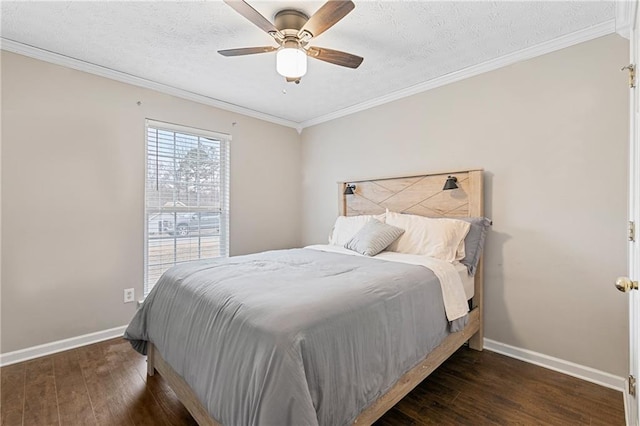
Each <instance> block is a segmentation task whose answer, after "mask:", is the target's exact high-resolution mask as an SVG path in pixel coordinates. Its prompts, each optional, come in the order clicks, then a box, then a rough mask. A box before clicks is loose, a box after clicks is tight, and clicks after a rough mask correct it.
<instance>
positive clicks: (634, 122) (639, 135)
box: [617, 0, 640, 426]
mask: <svg viewBox="0 0 640 426" xmlns="http://www.w3.org/2000/svg"><path fill="white" fill-rule="evenodd" d="M619 3H621V6H618V7H617V9H618V11H622V9H626V10H625V11H624V12H626V16H627V19H628V20H627V22H626V23H627V24H628V27H629V28H630V31H629V42H630V43H629V46H630V47H629V51H630V52H629V53H630V54H629V57H630V64H633V65H634V66H635V68H636V72H637V68H638V62H639V59H640V28H639V24H640V20H639V19H638V14H639V13H640V8H639V7H638V0H634V1H632V2H619ZM622 15H623V14H622V13H617V16H622ZM635 86H636V87H635V88H631V89H630V93H629V113H630V117H629V196H628V199H629V206H628V208H629V221H631V222H633V223H634V225H635V227H636V228H637V227H638V226H640V194H638V191H640V125H639V123H640V88H638V87H637V86H638V79H637V78H636V83H635ZM636 234H637V232H636ZM627 253H628V265H629V266H628V268H629V270H628V277H629V278H630V279H631V280H633V281H638V280H640V247H639V243H638V236H637V235H636V237H635V241H633V240H632V239H631V233H630V238H629V243H628V250H627ZM628 294H629V375H630V377H634V378H636V379H637V378H638V377H639V376H640V358H639V357H640V354H638V349H639V348H638V345H639V344H640V318H639V317H640V293H639V292H638V291H637V290H632V291H630V292H629V293H628ZM628 380H629V379H628ZM639 390H640V384H636V394H635V396H633V395H631V394H630V392H629V381H627V386H626V387H625V393H624V402H625V417H626V421H627V425H629V426H640V422H639V415H640V397H639V396H638V391H639Z"/></svg>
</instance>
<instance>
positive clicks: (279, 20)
mask: <svg viewBox="0 0 640 426" xmlns="http://www.w3.org/2000/svg"><path fill="white" fill-rule="evenodd" d="M308 20H309V16H307V14H305V13H303V12H300V11H299V10H295V9H284V10H281V11H280V12H278V13H276V16H275V19H274V21H275V22H274V24H275V26H276V28H277V29H279V30H280V31H281V32H282V33H283V34H285V35H293V34H287V32H286V30H292V31H291V32H293V33H294V34H297V33H298V31H300V28H302V27H303V26H304V24H306V23H307V21H308Z"/></svg>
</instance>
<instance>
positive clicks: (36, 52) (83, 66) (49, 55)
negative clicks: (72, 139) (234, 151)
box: [0, 37, 300, 129]
mask: <svg viewBox="0 0 640 426" xmlns="http://www.w3.org/2000/svg"><path fill="white" fill-rule="evenodd" d="M0 49H2V50H6V51H8V52H13V53H17V54H19V55H24V56H28V57H30V58H34V59H39V60H41V61H45V62H49V63H52V64H55V65H61V66H63V67H67V68H73V69H75V70H78V71H84V72H87V73H90V74H94V75H98V76H100V77H106V78H109V79H112V80H116V81H119V82H121V83H127V84H131V85H133V86H138V87H142V88H145V89H150V90H155V91H157V92H160V93H165V94H167V95H172V96H175V97H177V98H182V99H186V100H189V101H193V102H198V103H201V104H204V105H209V106H212V107H216V108H220V109H222V110H225V111H230V112H235V113H237V114H242V115H246V116H249V117H253V118H257V119H259V120H264V121H268V122H271V123H275V124H279V125H281V126H285V127H291V128H294V129H299V128H300V123H296V122H294V121H291V120H286V119H284V118H280V117H276V116H273V115H269V114H265V113H263V112H259V111H255V110H252V109H249V108H245V107H241V106H238V105H234V104H231V103H228V102H224V101H221V100H218V99H214V98H210V97H208V96H204V95H199V94H197V93H193V92H189V91H188V90H183V89H178V88H177V87H173V86H169V85H166V84H162V83H157V82H155V81H151V80H147V79H145V78H141V77H136V76H135V75H131V74H127V73H124V72H121V71H116V70H114V69H111V68H107V67H103V66H100V65H96V64H92V63H89V62H85V61H81V60H79V59H75V58H71V57H69V56H65V55H61V54H59V53H55V52H51V51H49V50H44V49H40V48H37V47H34V46H30V45H28V44H23V43H20V42H17V41H14V40H9V39H6V38H3V37H0Z"/></svg>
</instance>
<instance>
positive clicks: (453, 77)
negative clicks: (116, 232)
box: [0, 1, 633, 134]
mask: <svg viewBox="0 0 640 426" xmlns="http://www.w3.org/2000/svg"><path fill="white" fill-rule="evenodd" d="M632 5H633V4H632V2H630V1H617V2H616V18H615V19H611V20H608V21H605V22H603V23H601V24H598V25H594V26H592V27H589V28H585V29H582V30H579V31H576V32H573V33H571V34H567V35H564V36H562V37H558V38H555V39H553V40H550V41H547V42H544V43H540V44H537V45H535V46H531V47H528V48H526V49H522V50H519V51H517V52H513V53H510V54H508V55H504V56H500V57H499V58H495V59H491V60H489V61H486V62H483V63H481V64H477V65H473V66H471V67H467V68H464V69H462V70H459V71H455V72H452V73H450V74H447V75H443V76H441V77H437V78H434V79H432V80H429V81H425V82H423V83H420V84H416V85H414V86H411V87H407V88H405V89H401V90H397V91H395V92H392V93H389V94H387V95H384V96H380V97H378V98H374V99H370V100H368V101H366V102H361V103H359V104H356V105H352V106H350V107H347V108H343V109H341V110H338V111H334V112H331V113H329V114H325V115H322V116H319V117H316V118H312V119H310V120H305V121H302V122H295V121H291V120H287V119H284V118H280V117H276V116H273V115H269V114H266V113H262V112H259V111H255V110H252V109H249V108H244V107H241V106H238V105H234V104H230V103H227V102H224V101H221V100H218V99H214V98H210V97H208V96H203V95H199V94H197V93H193V92H189V91H187V90H183V89H178V88H176V87H172V86H168V85H166V84H161V83H157V82H154V81H151V80H147V79H144V78H141V77H136V76H134V75H130V74H127V73H123V72H121V71H116V70H113V69H110V68H106V67H102V66H100V65H95V64H91V63H89V62H85V61H81V60H79V59H74V58H70V57H68V56H64V55H60V54H58V53H54V52H50V51H48V50H44V49H39V48H37V47H34V46H29V45H26V44H23V43H19V42H16V41H13V40H9V39H5V38H1V37H0V49H2V50H6V51H9V52H13V53H18V54H20V55H24V56H29V57H31V58H34V59H39V60H42V61H46V62H50V63H53V64H56V65H62V66H65V67H68V68H73V69H76V70H79V71H84V72H88V73H91V74H95V75H99V76H101V77H106V78H110V79H113V80H116V81H120V82H123V83H128V84H132V85H134V86H138V87H143V88H146V89H151V90H155V91H158V92H161V93H166V94H168V95H172V96H176V97H178V98H182V99H187V100H190V101H194V102H198V103H201V104H205V105H209V106H213V107H216V108H220V109H223V110H225V111H230V112H235V113H238V114H243V115H246V116H249V117H253V118H257V119H260V120H264V121H268V122H271V123H275V124H279V125H282V126H285V127H291V128H293V129H295V130H296V131H297V132H298V134H300V133H302V130H303V129H305V128H307V127H311V126H315V125H317V124H321V123H325V122H327V121H331V120H335V119H337V118H341V117H344V116H347V115H351V114H355V113H356V112H360V111H364V110H366V109H369V108H374V107H376V106H380V105H383V104H386V103H389V102H393V101H396V100H398V99H402V98H406V97H409V96H412V95H415V94H418V93H422V92H426V91H428V90H431V89H435V88H438V87H441V86H445V85H447V84H451V83H455V82H457V81H460V80H464V79H467V78H470V77H474V76H477V75H480V74H483V73H485V72H489V71H494V70H496V69H498V68H502V67H505V66H508V65H512V64H515V63H517V62H521V61H525V60H527V59H531V58H535V57H537V56H541V55H545V54H547V53H551V52H555V51H556V50H560V49H564V48H567V47H570V46H573V45H576V44H579V43H583V42H585V41H589V40H593V39H595V38H598V37H603V36H606V35H609V34H613V33H615V32H617V33H618V34H620V35H622V36H623V37H624V36H625V35H624V34H625V33H626V34H627V35H626V37H627V38H628V34H629V28H630V22H631V21H630V17H631V12H632V10H633V7H632Z"/></svg>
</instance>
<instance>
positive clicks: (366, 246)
mask: <svg viewBox="0 0 640 426" xmlns="http://www.w3.org/2000/svg"><path fill="white" fill-rule="evenodd" d="M402 234H404V229H401V228H397V227H395V226H391V225H387V224H386V223H382V222H380V221H379V220H376V219H372V220H370V221H369V222H367V223H366V224H365V225H364V226H363V227H362V228H361V229H360V230H359V231H358V232H356V235H354V236H353V237H352V238H351V239H350V240H349V241H348V242H347V243H346V244H345V245H344V246H345V247H346V248H348V249H349V250H353V251H356V252H358V253H360V254H364V255H365V256H375V255H376V254H378V253H380V252H381V251H382V250H384V249H386V248H387V247H389V246H390V245H391V243H392V242H394V241H395V240H397V239H398V237H399V236H400V235H402Z"/></svg>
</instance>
